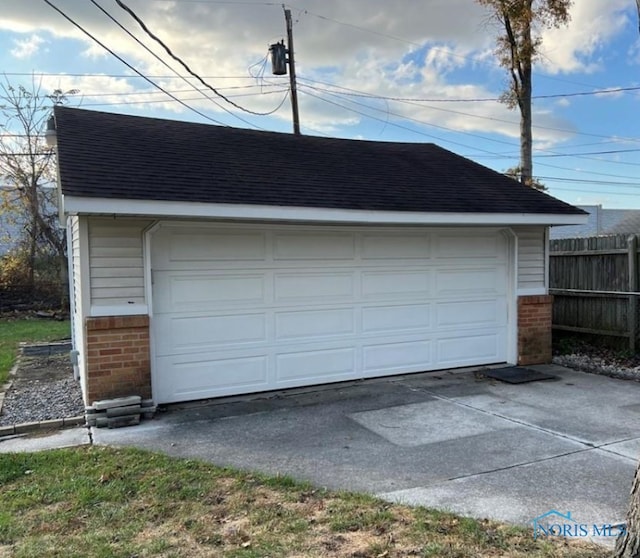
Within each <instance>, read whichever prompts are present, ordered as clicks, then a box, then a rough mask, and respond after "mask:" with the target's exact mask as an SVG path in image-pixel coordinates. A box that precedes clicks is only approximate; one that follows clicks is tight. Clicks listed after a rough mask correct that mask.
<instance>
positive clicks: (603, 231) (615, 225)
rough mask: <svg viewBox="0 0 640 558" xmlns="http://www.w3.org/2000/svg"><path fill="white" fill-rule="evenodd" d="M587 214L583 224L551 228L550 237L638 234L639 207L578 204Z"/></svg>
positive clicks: (639, 228)
mask: <svg viewBox="0 0 640 558" xmlns="http://www.w3.org/2000/svg"><path fill="white" fill-rule="evenodd" d="M577 207H579V208H580V209H582V210H584V211H586V212H587V213H588V214H589V217H588V220H587V222H586V223H584V224H583V225H569V226H563V227H554V228H553V229H551V238H552V239H557V238H579V237H587V236H602V235H607V234H631V233H635V234H640V210H639V209H605V208H603V207H602V206H601V205H579V206H577Z"/></svg>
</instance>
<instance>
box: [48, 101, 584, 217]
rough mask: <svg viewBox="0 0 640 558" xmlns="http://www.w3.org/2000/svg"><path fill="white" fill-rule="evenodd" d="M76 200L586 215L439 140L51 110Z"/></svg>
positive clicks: (67, 185)
mask: <svg viewBox="0 0 640 558" xmlns="http://www.w3.org/2000/svg"><path fill="white" fill-rule="evenodd" d="M55 116H56V125H57V133H58V161H59V167H60V178H61V183H62V191H63V193H64V194H65V195H69V196H80V197H99V198H121V199H135V200H140V199H145V200H168V201H191V202H203V203H229V204H253V205H276V206H289V207H291V206H293V207H296V206H297V207H316V208H335V209H366V210H374V211H375V210H382V211H419V212H463V213H474V212H479V213H538V214H542V213H547V214H563V215H571V214H581V213H582V211H581V210H579V209H576V208H574V207H573V206H571V205H568V204H566V203H564V202H561V201H559V200H557V199H555V198H552V197H550V196H548V195H546V194H543V193H541V192H538V191H535V190H532V189H531V188H527V187H524V186H522V185H520V184H519V183H517V182H515V181H514V180H511V179H510V178H507V177H505V176H504V175H502V174H500V173H497V172H494V171H492V170H490V169H488V168H486V167H483V166H481V165H478V164H476V163H474V162H472V161H470V160H468V159H465V158H463V157H460V156H458V155H456V154H454V153H451V152H450V151H446V150H445V149H442V148H440V147H438V146H436V145H433V144H421V143H389V142H374V141H358V140H345V139H334V138H322V137H312V136H294V135H291V134H281V133H274V132H258V131H254V130H244V129H237V128H226V127H221V126H211V125H207V124H194V123H187V122H177V121H172V120H160V119H155V118H143V117H136V116H124V115H118V114H109V113H102V112H94V111H87V110H79V109H71V108H67V107H56V109H55Z"/></svg>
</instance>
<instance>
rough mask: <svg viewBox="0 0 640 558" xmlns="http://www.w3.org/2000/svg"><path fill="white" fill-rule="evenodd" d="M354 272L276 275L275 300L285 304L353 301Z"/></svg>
mask: <svg viewBox="0 0 640 558" xmlns="http://www.w3.org/2000/svg"><path fill="white" fill-rule="evenodd" d="M353 296H354V277H353V272H329V273H321V272H318V273H304V272H298V273H275V275H274V299H275V301H276V302H280V303H283V304H290V303H298V304H314V303H315V304H317V303H318V301H319V300H322V299H324V300H330V301H340V300H344V301H347V300H348V301H351V300H353Z"/></svg>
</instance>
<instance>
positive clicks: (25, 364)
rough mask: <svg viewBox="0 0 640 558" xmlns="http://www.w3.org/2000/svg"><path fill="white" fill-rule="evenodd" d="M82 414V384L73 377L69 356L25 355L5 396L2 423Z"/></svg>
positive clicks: (3, 424)
mask: <svg viewBox="0 0 640 558" xmlns="http://www.w3.org/2000/svg"><path fill="white" fill-rule="evenodd" d="M83 413H84V403H83V401H82V394H81V391H80V383H79V382H77V381H76V380H75V379H74V378H73V369H72V367H71V365H70V363H69V356H68V355H58V356H43V357H31V358H24V357H23V358H22V359H21V361H20V366H19V367H18V371H17V374H16V376H15V377H14V380H13V385H12V386H11V389H9V391H8V392H7V393H6V395H5V398H4V403H3V405H2V413H1V414H0V426H8V425H12V424H20V423H23V422H35V421H40V420H49V419H60V418H70V417H75V416H79V415H82V414H83Z"/></svg>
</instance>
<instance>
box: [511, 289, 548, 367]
mask: <svg viewBox="0 0 640 558" xmlns="http://www.w3.org/2000/svg"><path fill="white" fill-rule="evenodd" d="M552 308H553V297H552V296H551V295H535V296H521V297H518V364H520V365H523V366H526V365H528V364H547V363H549V362H551V311H552Z"/></svg>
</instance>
